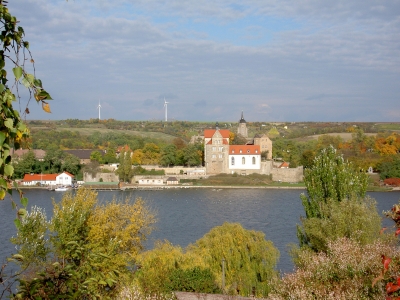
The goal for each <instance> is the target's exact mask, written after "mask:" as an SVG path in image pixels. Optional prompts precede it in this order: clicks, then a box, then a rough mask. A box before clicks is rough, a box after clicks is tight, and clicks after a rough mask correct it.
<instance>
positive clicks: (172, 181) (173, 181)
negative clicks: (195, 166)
mask: <svg viewBox="0 0 400 300" xmlns="http://www.w3.org/2000/svg"><path fill="white" fill-rule="evenodd" d="M173 184H179V180H178V178H176V177H168V178H167V185H173Z"/></svg>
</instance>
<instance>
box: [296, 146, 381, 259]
mask: <svg viewBox="0 0 400 300" xmlns="http://www.w3.org/2000/svg"><path fill="white" fill-rule="evenodd" d="M304 182H305V185H306V188H307V195H306V194H301V196H300V198H301V201H302V203H303V207H304V210H305V213H306V217H305V218H302V219H301V223H302V225H301V226H298V227H297V236H298V239H299V242H300V246H308V247H310V248H311V249H313V250H315V251H324V250H326V247H327V243H328V241H329V240H335V239H337V238H340V237H347V238H354V239H356V240H357V241H359V242H362V243H368V242H371V241H372V240H373V239H374V238H375V237H376V235H377V234H378V232H379V228H380V217H379V214H378V213H377V211H376V203H375V201H373V200H371V199H368V198H365V195H366V189H367V185H368V175H367V174H366V173H365V172H362V171H360V170H356V169H355V168H354V167H353V166H352V164H351V163H349V162H347V161H345V160H344V158H343V157H342V156H341V155H338V154H337V153H336V149H335V148H334V147H332V146H330V147H328V148H325V149H323V150H321V151H320V153H319V155H317V156H316V157H315V159H314V163H313V166H312V168H310V169H306V170H305V174H304Z"/></svg>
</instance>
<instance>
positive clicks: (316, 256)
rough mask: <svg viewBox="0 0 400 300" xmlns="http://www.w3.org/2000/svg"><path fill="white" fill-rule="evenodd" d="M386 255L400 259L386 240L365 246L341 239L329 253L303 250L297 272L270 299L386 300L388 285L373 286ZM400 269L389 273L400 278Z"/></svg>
mask: <svg viewBox="0 0 400 300" xmlns="http://www.w3.org/2000/svg"><path fill="white" fill-rule="evenodd" d="M382 255H385V256H389V257H392V258H393V259H396V260H398V259H400V251H399V249H398V248H397V247H396V246H395V245H394V244H392V243H390V242H388V241H385V240H384V239H379V240H376V241H375V242H374V243H372V244H368V245H361V244H360V243H357V242H356V241H354V240H351V239H347V238H341V239H338V240H336V241H335V242H329V243H328V245H327V251H326V253H324V252H319V253H315V252H313V251H311V250H309V249H307V248H303V249H302V250H299V252H298V256H297V267H298V268H297V270H296V271H295V272H294V273H292V274H288V275H285V276H284V277H283V278H282V281H281V282H280V284H278V285H276V291H275V292H274V293H273V295H271V296H270V299H274V300H277V299H299V300H302V299H305V300H308V299H324V300H328V299H332V300H338V299H339V300H340V299H385V296H386V291H385V286H384V282H382V281H381V282H377V283H376V284H375V285H374V286H372V284H373V282H374V280H375V278H377V277H379V276H380V274H381V271H382V263H381V261H382V258H381V257H382ZM399 267H400V266H399V265H398V264H397V265H393V266H392V267H391V268H389V271H388V273H390V274H392V275H393V274H399V271H400V268H399Z"/></svg>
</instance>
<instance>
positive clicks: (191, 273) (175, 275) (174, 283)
mask: <svg viewBox="0 0 400 300" xmlns="http://www.w3.org/2000/svg"><path fill="white" fill-rule="evenodd" d="M166 290H168V291H181V292H194V293H209V294H218V293H221V290H220V289H219V288H218V286H217V285H216V283H215V276H214V274H213V273H212V272H211V270H210V269H201V268H200V267H194V268H191V269H186V270H183V269H175V270H173V271H172V272H171V274H170V276H169V280H168V281H167V284H166Z"/></svg>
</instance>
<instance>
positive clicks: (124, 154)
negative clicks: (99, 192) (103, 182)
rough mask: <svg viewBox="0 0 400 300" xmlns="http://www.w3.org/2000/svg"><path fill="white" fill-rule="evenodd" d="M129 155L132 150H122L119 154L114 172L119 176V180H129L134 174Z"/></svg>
mask: <svg viewBox="0 0 400 300" xmlns="http://www.w3.org/2000/svg"><path fill="white" fill-rule="evenodd" d="M131 155H132V151H130V150H122V151H121V153H120V154H119V166H118V169H117V170H116V171H115V174H117V175H118V176H119V180H120V181H123V182H130V181H131V179H132V177H133V175H134V170H133V168H132V159H131Z"/></svg>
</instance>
